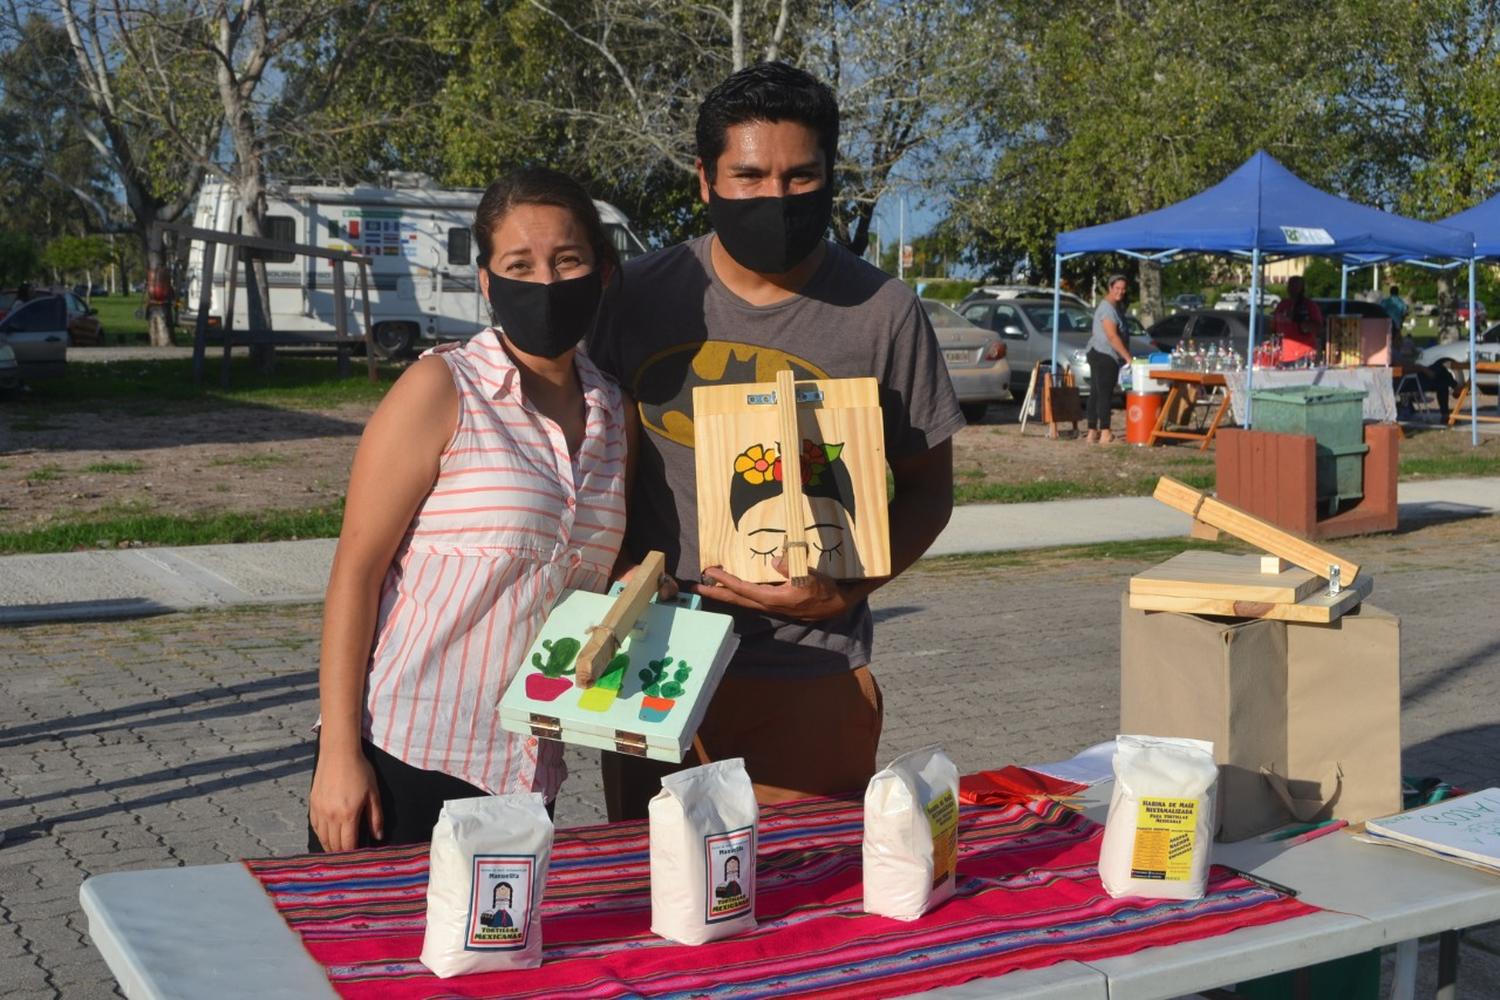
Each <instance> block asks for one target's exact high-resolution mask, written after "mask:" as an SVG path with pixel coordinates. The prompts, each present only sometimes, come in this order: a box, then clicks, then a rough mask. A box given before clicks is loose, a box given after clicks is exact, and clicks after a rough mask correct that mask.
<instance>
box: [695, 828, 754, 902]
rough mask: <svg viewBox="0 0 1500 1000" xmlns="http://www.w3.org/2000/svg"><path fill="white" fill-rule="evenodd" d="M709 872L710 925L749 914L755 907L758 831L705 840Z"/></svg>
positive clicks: (743, 830)
mask: <svg viewBox="0 0 1500 1000" xmlns="http://www.w3.org/2000/svg"><path fill="white" fill-rule="evenodd" d="M703 849H704V862H705V864H707V866H708V868H707V871H708V878H707V879H705V880H704V883H705V887H706V888H707V890H708V891H707V893H706V898H705V900H704V903H705V909H704V919H705V920H707V921H708V922H709V923H716V922H718V921H720V920H729V919H731V918H734V917H738V916H742V915H744V914H746V913H749V912H750V910H751V908H752V907H753V906H754V900H753V899H752V898H751V897H752V889H751V887H752V886H753V884H754V880H755V828H754V827H753V826H746V827H741V828H739V829H737V830H727V831H725V832H723V833H711V834H709V835H707V836H706V837H704V838H703Z"/></svg>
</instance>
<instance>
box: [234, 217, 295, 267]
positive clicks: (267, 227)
mask: <svg viewBox="0 0 1500 1000" xmlns="http://www.w3.org/2000/svg"><path fill="white" fill-rule="evenodd" d="M261 225H262V229H261V232H262V233H263V234H264V236H265V238H266V239H268V240H279V241H280V242H282V243H295V242H297V221H296V220H295V219H293V218H292V217H291V216H290V215H268V216H266V217H265V219H263V220H262V223H261ZM235 231H236V232H243V231H244V230H243V228H241V224H236V226H235ZM245 256H246V257H251V258H255V257H258V258H260V259H261V260H263V261H265V262H266V263H268V264H290V263H291V262H292V261H294V260H296V259H297V255H296V254H294V253H292V252H291V251H290V250H248V251H247V252H246V254H245Z"/></svg>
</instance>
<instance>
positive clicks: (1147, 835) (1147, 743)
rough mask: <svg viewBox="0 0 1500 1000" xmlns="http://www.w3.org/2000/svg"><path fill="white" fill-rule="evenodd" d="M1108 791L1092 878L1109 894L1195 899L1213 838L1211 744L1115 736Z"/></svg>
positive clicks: (1204, 880)
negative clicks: (1112, 777) (1096, 866)
mask: <svg viewBox="0 0 1500 1000" xmlns="http://www.w3.org/2000/svg"><path fill="white" fill-rule="evenodd" d="M1114 769H1115V790H1114V794H1113V795H1111V796H1110V800H1109V817H1108V818H1107V819H1106V820H1105V821H1104V843H1103V845H1102V846H1101V847H1100V849H1099V879H1100V881H1102V882H1103V883H1104V889H1105V891H1106V892H1108V893H1109V894H1110V895H1111V896H1116V897H1118V896H1144V897H1146V898H1148V899H1198V898H1200V897H1201V896H1202V895H1203V890H1204V889H1205V888H1206V887H1207V885H1208V867H1209V860H1210V856H1211V854H1212V850H1213V839H1214V785H1215V784H1216V783H1217V782H1218V780H1219V766H1218V765H1217V764H1215V763H1214V745H1213V744H1212V743H1209V742H1207V741H1205V740H1189V739H1179V738H1174V737H1167V736H1119V737H1116V739H1115V759H1114Z"/></svg>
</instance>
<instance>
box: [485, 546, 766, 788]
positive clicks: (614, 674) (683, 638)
mask: <svg viewBox="0 0 1500 1000" xmlns="http://www.w3.org/2000/svg"><path fill="white" fill-rule="evenodd" d="M647 576H648V577H649V578H650V579H654V578H655V576H654V574H647ZM629 597H630V595H629V594H628V593H627V592H626V588H625V587H624V586H623V585H621V584H616V585H615V587H614V589H613V590H611V591H610V593H609V594H608V595H605V594H590V593H586V592H584V591H580V590H573V591H569V592H568V593H566V594H565V595H564V596H563V599H562V600H561V601H559V602H558V604H557V606H556V607H555V608H553V609H552V613H551V614H550V615H548V616H547V621H546V622H545V623H544V624H543V625H542V630H541V632H540V634H538V635H537V638H536V641H535V642H534V643H532V646H531V649H530V650H529V651H528V652H527V654H526V662H525V663H524V664H523V665H522V668H521V672H520V673H519V674H518V675H517V676H516V678H515V680H513V681H512V682H511V684H510V686H509V687H508V688H507V689H506V691H505V694H504V695H503V696H502V697H501V698H500V708H499V711H500V725H501V726H503V727H504V728H506V729H508V730H510V731H511V732H515V733H526V734H529V735H532V736H539V737H543V738H545V739H551V740H561V741H562V742H564V743H575V744H578V745H580V746H587V747H598V748H600V749H603V750H615V751H618V752H620V753H628V754H631V755H633V756H637V757H652V758H655V759H656V760H670V761H680V760H682V758H683V756H684V755H685V754H686V753H687V748H688V747H689V746H690V745H691V744H692V742H693V735H694V734H695V733H696V732H697V731H698V724H699V723H700V722H702V721H703V713H704V712H706V711H707V710H708V701H709V699H710V698H711V697H712V696H713V693H714V690H715V689H716V688H717V687H718V686H719V679H720V678H721V677H723V676H724V668H725V667H726V666H728V664H729V657H730V656H731V655H732V654H733V653H734V649H735V647H736V646H737V645H738V643H739V640H738V639H736V638H735V635H734V623H733V619H731V618H730V617H729V616H728V615H721V614H716V613H714V612H711V611H702V610H699V604H700V599H699V598H698V597H697V595H694V594H684V595H682V596H680V597H679V598H678V599H677V600H676V601H675V602H673V603H671V604H659V603H657V601H656V599H655V598H654V597H653V598H651V602H650V603H648V604H644V606H643V607H642V608H641V610H640V612H639V614H638V615H637V614H630V615H629V616H628V617H629V618H630V619H631V621H627V622H625V623H624V626H623V627H622V628H620V630H619V631H620V635H621V638H620V639H619V641H618V642H610V643H608V645H607V647H606V648H605V649H603V650H602V651H601V652H600V653H599V654H596V655H595V656H594V657H593V661H594V662H592V663H590V662H588V661H589V660H590V651H591V650H594V649H596V648H597V646H596V645H595V644H593V643H591V640H592V639H593V638H594V637H595V636H596V635H597V632H598V630H599V628H600V627H601V623H608V622H611V621H614V620H618V619H619V618H620V614H619V609H620V608H621V607H622V606H623V605H625V604H627V603H629ZM580 675H582V677H583V678H585V680H580Z"/></svg>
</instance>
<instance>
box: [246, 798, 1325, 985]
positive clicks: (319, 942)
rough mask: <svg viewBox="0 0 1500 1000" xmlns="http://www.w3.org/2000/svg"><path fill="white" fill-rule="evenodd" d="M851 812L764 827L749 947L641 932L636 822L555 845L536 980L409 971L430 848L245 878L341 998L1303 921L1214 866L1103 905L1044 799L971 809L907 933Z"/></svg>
mask: <svg viewBox="0 0 1500 1000" xmlns="http://www.w3.org/2000/svg"><path fill="white" fill-rule="evenodd" d="M862 826H863V824H862V803H861V802H860V800H858V799H857V798H856V799H805V800H802V801H799V802H793V803H788V804H785V805H781V806H772V807H764V808H763V809H762V810H761V823H760V853H759V861H758V884H757V899H756V915H757V917H758V918H759V920H760V926H759V928H758V929H756V930H755V931H753V932H751V933H748V934H744V935H741V936H739V937H735V938H731V939H728V940H725V941H718V942H714V943H712V944H707V945H702V946H699V947H696V948H693V947H687V946H683V945H677V944H673V943H671V942H669V941H665V940H663V939H661V938H659V937H657V936H655V935H653V934H652V933H651V931H650V923H651V898H650V890H649V886H648V882H647V858H646V825H645V824H644V823H618V824H613V825H609V826H597V827H585V828H579V829H569V830H560V831H558V833H557V836H556V841H555V843H554V846H553V852H552V864H551V868H550V870H549V872H548V876H547V888H546V897H545V900H544V902H543V904H542V936H543V941H544V943H545V952H544V955H545V959H544V962H543V964H542V966H541V967H540V968H538V969H528V970H523V971H516V972H504V973H489V974H478V975H472V976H461V977H456V978H453V979H447V980H442V979H438V978H437V977H436V976H434V975H432V974H431V973H430V972H428V971H427V969H426V968H425V967H424V966H423V965H422V964H421V963H420V962H419V961H418V960H417V956H418V955H419V954H420V952H421V950H422V935H423V929H424V918H425V915H426V890H427V855H428V849H427V847H426V846H425V845H423V846H417V847H401V848H389V849H376V850H368V851H359V852H352V853H349V854H342V855H308V856H303V857H296V858H289V859H268V860H255V861H247V862H246V865H247V866H248V867H249V869H250V871H251V872H252V873H253V874H254V875H255V876H256V878H258V879H259V880H260V882H261V884H262V885H263V886H264V887H265V889H266V891H267V892H268V893H269V894H270V896H271V898H272V899H273V900H274V902H275V904H276V907H277V909H278V910H279V911H280V912H281V914H282V915H283V916H284V917H285V918H286V920H287V923H288V924H290V925H291V927H292V928H293V929H294V930H295V931H297V933H298V934H300V935H301V937H302V941H303V943H304V945H305V946H306V947H307V950H308V951H309V952H310V953H311V954H312V956H313V957H314V958H315V959H317V960H318V961H319V962H321V963H322V964H323V966H324V967H325V969H326V970H327V971H328V976H329V979H330V981H331V982H332V983H333V985H334V987H335V989H336V990H337V991H338V992H339V993H340V994H341V995H342V996H344V997H351V998H366V997H368V998H381V1000H416V998H423V1000H428V998H444V997H468V998H490V997H494V998H499V997H505V998H510V1000H530V998H534V1000H543V998H545V1000H572V998H578V1000H583V998H589V1000H614V998H622V997H653V998H660V997H670V998H689V997H704V996H712V997H714V998H719V997H735V998H748V1000H754V998H773V997H774V998H787V997H826V998H834V997H837V998H840V1000H876V998H885V997H897V996H902V995H904V994H907V993H913V992H918V991H920V990H924V989H933V988H935V987H939V986H947V985H954V984H957V983H962V982H966V981H968V980H971V979H976V978H979V977H983V976H999V975H1003V974H1004V973H1007V972H1011V971H1014V970H1017V969H1032V968H1039V967H1042V966H1046V965H1051V964H1053V963H1056V962H1060V961H1065V960H1075V961H1089V960H1094V959H1102V958H1107V957H1110V956H1114V955H1123V954H1128V953H1130V952H1134V951H1138V950H1140V949H1142V948H1147V947H1151V946H1154V945H1165V944H1174V943H1177V942H1181V941H1189V940H1194V939H1198V938H1205V937H1212V936H1214V935H1217V934H1223V933H1225V932H1227V931H1230V930H1234V929H1235V928H1239V927H1248V926H1254V925H1259V924H1269V923H1275V922H1276V921H1279V920H1286V919H1288V918H1291V917H1296V916H1301V915H1303V914H1306V913H1312V912H1315V909H1314V908H1313V907H1310V906H1308V905H1306V904H1304V903H1301V902H1298V901H1297V900H1295V899H1291V898H1287V897H1284V896H1281V895H1279V894H1277V893H1274V892H1271V891H1269V890H1266V889H1262V888H1258V887H1256V886H1254V885H1251V884H1250V883H1248V882H1245V881H1244V880H1242V879H1239V878H1237V877H1235V876H1232V875H1230V874H1228V873H1227V872H1225V871H1224V870H1222V869H1214V877H1213V878H1212V879H1211V881H1210V883H1209V891H1208V893H1207V895H1205V897H1204V898H1203V899H1201V900H1197V901H1194V902H1177V901H1164V900H1143V899H1133V898H1127V899H1111V898H1110V897H1109V895H1108V894H1106V893H1105V891H1104V888H1103V886H1102V885H1101V884H1100V882H1099V874H1098V862H1099V846H1100V841H1101V838H1102V836H1103V831H1104V828H1103V827H1102V826H1100V825H1098V824H1096V823H1093V822H1091V821H1090V820H1088V819H1086V818H1084V817H1083V816H1081V815H1079V814H1077V813H1075V812H1072V811H1071V810H1068V809H1066V808H1064V807H1062V806H1060V805H1058V804H1056V803H1053V802H1036V803H1029V804H1025V805H1011V806H1004V807H1000V808H985V807H978V806H965V807H963V809H962V814H961V818H960V826H959V862H958V886H957V895H956V896H955V898H953V899H952V900H950V901H949V902H947V903H945V904H943V905H942V906H941V907H939V908H938V909H937V910H935V911H934V912H932V913H930V914H928V915H927V916H926V917H924V918H922V919H921V920H919V921H916V922H912V923H907V922H902V921H897V920H890V919H887V918H884V917H873V916H868V915H866V914H864V913H863V912H862V909H861V902H862V885H861V877H860V838H861V835H862Z"/></svg>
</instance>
